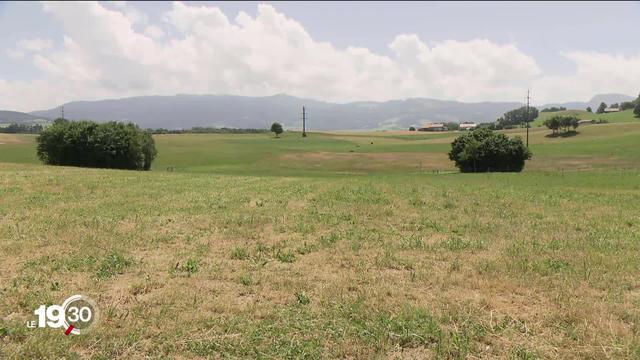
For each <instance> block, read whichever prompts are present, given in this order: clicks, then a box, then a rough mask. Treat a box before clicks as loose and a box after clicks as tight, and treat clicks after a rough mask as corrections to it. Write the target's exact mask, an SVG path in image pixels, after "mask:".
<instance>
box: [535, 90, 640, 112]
mask: <svg viewBox="0 0 640 360" xmlns="http://www.w3.org/2000/svg"><path fill="white" fill-rule="evenodd" d="M635 99H636V98H635V97H633V96H629V95H624V94H599V95H595V96H594V97H592V98H591V100H589V101H571V102H566V103H553V104H546V105H544V106H541V107H540V110H542V109H544V108H549V107H565V108H567V109H568V110H584V109H586V108H587V107H588V106H590V107H591V108H592V109H593V111H595V110H596V109H597V108H598V106H600V103H605V104H607V105H611V104H615V103H621V102H625V101H632V100H635Z"/></svg>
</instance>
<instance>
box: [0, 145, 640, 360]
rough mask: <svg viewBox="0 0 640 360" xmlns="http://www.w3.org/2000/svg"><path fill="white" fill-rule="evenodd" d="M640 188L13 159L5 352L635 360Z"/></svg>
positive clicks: (0, 290)
mask: <svg viewBox="0 0 640 360" xmlns="http://www.w3.org/2000/svg"><path fill="white" fill-rule="evenodd" d="M398 141H402V140H398ZM416 141H417V140H416ZM416 141H412V142H416ZM639 180H640V173H638V172H637V171H627V172H619V171H611V172H566V173H547V172H529V173H527V172H524V173H521V174H469V175H462V174H413V173H412V174H395V175H386V176H349V177H347V176H345V177H340V176H337V177H318V178H315V177H309V176H306V177H279V176H274V177H266V176H264V177H263V176H230V175H211V174H182V173H165V172H151V173H145V174H138V173H136V174H132V173H130V172H124V171H108V170H86V169H74V168H63V167H42V166H32V167H28V166H25V165H20V166H18V165H7V164H0V184H2V185H5V184H6V185H7V186H4V187H0V260H2V262H1V263H2V265H3V267H2V269H3V271H1V272H0V295H1V299H2V300H0V313H1V314H2V317H0V319H1V322H0V342H1V344H2V346H0V351H2V353H0V357H3V358H63V357H65V356H67V357H72V356H75V355H69V354H77V356H78V357H81V358H86V357H89V358H91V357H93V358H114V357H131V358H140V357H153V358H175V357H181V356H182V357H185V358H198V357H200V358H208V357H213V358H215V357H222V358H225V357H226V358H314V359H315V358H443V359H449V358H516V359H517V358H524V359H526V358H605V357H607V356H609V357H611V358H633V357H634V356H636V355H637V354H638V349H640V342H639V341H638V338H640V337H638V334H639V330H638V325H637V323H638V319H640V312H639V311H638V310H637V309H638V308H639V307H638V306H637V305H638V304H640V297H639V296H638V294H639V293H638V291H637V288H638V286H637V279H638V277H639V276H640V268H638V266H637V264H638V262H637V253H638V251H639V250H640V241H639V240H640V217H639V215H638V214H640V208H639V206H640V205H638V204H640V185H638V184H639V182H638V181H639ZM74 293H86V294H88V295H90V296H91V297H92V298H94V299H95V300H96V301H97V302H98V304H99V306H100V308H101V310H102V313H103V320H104V321H103V322H102V323H101V325H100V327H99V328H97V329H96V332H95V333H94V334H92V335H91V336H87V337H84V336H83V337H78V338H75V339H69V338H67V337H64V336H60V334H59V332H56V331H53V330H52V331H49V330H43V331H40V330H29V329H26V327H25V326H24V324H25V323H26V321H27V320H29V319H31V318H32V313H33V310H34V309H35V308H36V307H37V306H39V305H40V304H55V303H60V302H61V301H63V300H64V299H65V298H66V297H68V296H70V295H72V294H74ZM36 344H39V345H36Z"/></svg>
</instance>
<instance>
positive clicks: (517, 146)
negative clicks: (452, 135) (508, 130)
mask: <svg viewBox="0 0 640 360" xmlns="http://www.w3.org/2000/svg"><path fill="white" fill-rule="evenodd" d="M530 158H531V152H530V151H529V149H527V147H526V146H525V145H524V144H523V143H522V139H521V138H520V137H515V138H513V139H511V138H509V137H508V136H506V135H505V134H501V133H495V132H493V131H492V130H490V129H488V128H480V129H476V130H473V131H471V132H468V133H465V134H464V135H461V136H459V137H458V138H456V139H455V140H454V141H453V142H452V143H451V151H450V152H449V159H450V160H452V161H455V163H456V166H457V167H458V168H459V169H460V171H462V172H486V171H499V172H505V171H509V172H520V171H522V169H523V168H524V162H525V160H528V159H530Z"/></svg>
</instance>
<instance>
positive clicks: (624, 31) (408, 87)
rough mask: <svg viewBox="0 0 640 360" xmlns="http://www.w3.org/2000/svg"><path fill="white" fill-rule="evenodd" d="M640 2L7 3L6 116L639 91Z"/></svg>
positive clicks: (3, 53) (0, 52)
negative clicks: (174, 100)
mask: <svg viewBox="0 0 640 360" xmlns="http://www.w3.org/2000/svg"><path fill="white" fill-rule="evenodd" d="M639 19H640V2H584V3H582V2H568V3H561V2H560V3H559V2H536V3H526V2H514V3H506V2H496V3H494V2H485V3H479V2H474V3H470V2H452V3H438V2H424V3H419V2H304V3H298V2H273V3H269V2H0V109H4V110H16V111H34V110H41V109H48V108H52V107H55V106H58V105H60V104H63V103H65V102H69V101H79V100H98V99H108V98H123V97H129V96H141V95H174V94H232V95H246V96H269V95H274V94H280V93H286V94H289V95H293V96H298V97H304V98H312V99H316V100H325V101H332V102H339V103H344V102H350V101H384V100H391V99H405V98H412V97H428V98H434V99H442V100H458V101H466V102H479V101H524V99H525V97H526V92H527V89H531V94H532V95H531V97H532V102H533V103H534V104H545V103H552V102H565V101H586V100H588V99H590V98H591V97H592V96H593V95H595V94H602V93H622V94H627V95H632V96H634V95H636V94H638V92H640V43H638V41H637V40H638V38H639V37H640V20H639Z"/></svg>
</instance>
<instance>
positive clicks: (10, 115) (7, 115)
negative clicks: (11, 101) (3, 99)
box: [0, 110, 49, 124]
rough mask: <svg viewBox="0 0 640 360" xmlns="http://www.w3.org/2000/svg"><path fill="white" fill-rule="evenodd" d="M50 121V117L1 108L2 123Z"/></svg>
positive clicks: (0, 120) (0, 119)
mask: <svg viewBox="0 0 640 360" xmlns="http://www.w3.org/2000/svg"><path fill="white" fill-rule="evenodd" d="M44 121H49V118H43V116H37V115H32V114H27V113H23V112H18V111H7V110H0V124H31V123H38V122H44Z"/></svg>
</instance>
